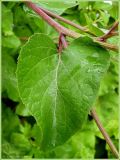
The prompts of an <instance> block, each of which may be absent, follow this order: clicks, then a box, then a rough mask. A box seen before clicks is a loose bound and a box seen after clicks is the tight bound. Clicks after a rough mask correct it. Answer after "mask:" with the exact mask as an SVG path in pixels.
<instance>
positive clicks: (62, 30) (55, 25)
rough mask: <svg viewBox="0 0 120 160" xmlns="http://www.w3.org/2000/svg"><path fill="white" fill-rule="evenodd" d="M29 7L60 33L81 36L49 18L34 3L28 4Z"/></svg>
mask: <svg viewBox="0 0 120 160" xmlns="http://www.w3.org/2000/svg"><path fill="white" fill-rule="evenodd" d="M26 4H27V6H28V7H29V8H31V9H32V10H34V11H35V12H36V13H37V14H39V15H40V16H41V17H42V18H43V19H44V20H45V21H46V22H47V23H48V24H50V25H51V26H52V27H53V28H55V29H56V30H57V31H58V32H59V33H63V34H65V35H68V36H70V37H79V36H80V35H79V34H78V33H76V32H74V31H71V30H69V29H67V28H65V27H63V26H62V25H60V24H59V23H57V22H56V21H54V20H53V19H52V18H51V17H49V16H48V15H47V14H46V13H45V12H44V11H42V9H40V8H39V7H37V6H36V5H35V4H34V3H32V2H26Z"/></svg>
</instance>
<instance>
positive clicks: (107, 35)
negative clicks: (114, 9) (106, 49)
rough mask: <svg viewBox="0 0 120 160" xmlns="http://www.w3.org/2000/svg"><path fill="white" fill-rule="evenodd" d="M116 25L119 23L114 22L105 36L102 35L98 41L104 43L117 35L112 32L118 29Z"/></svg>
mask: <svg viewBox="0 0 120 160" xmlns="http://www.w3.org/2000/svg"><path fill="white" fill-rule="evenodd" d="M118 24H119V21H116V22H115V23H114V24H113V26H112V27H111V28H110V30H109V31H108V32H107V33H106V34H104V35H103V36H101V37H98V40H101V41H106V39H108V38H110V37H112V36H116V35H118V33H117V32H114V31H115V30H116V29H117V28H118Z"/></svg>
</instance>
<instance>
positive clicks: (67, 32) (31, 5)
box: [26, 2, 118, 51]
mask: <svg viewBox="0 0 120 160" xmlns="http://www.w3.org/2000/svg"><path fill="white" fill-rule="evenodd" d="M26 4H27V6H28V7H29V8H31V9H32V10H34V11H35V12H36V13H37V14H39V15H40V16H41V17H42V18H43V19H44V20H45V21H46V22H47V23H48V24H50V25H51V26H52V27H53V28H55V29H56V30H57V31H58V32H59V33H63V34H64V35H67V36H70V37H72V38H78V37H80V36H81V35H80V34H79V33H77V32H74V31H72V30H69V29H67V28H65V27H63V26H62V25H60V24H59V23H57V22H56V21H54V20H53V19H52V18H51V17H49V16H48V15H47V14H46V13H45V12H44V11H43V10H42V9H40V8H39V7H37V6H36V5H35V4H34V3H32V2H26ZM92 38H93V40H94V41H95V42H97V43H99V44H100V45H102V46H103V47H105V48H107V49H110V50H113V51H118V47H117V46H116V45H112V44H109V43H106V42H101V40H99V39H97V38H96V37H92Z"/></svg>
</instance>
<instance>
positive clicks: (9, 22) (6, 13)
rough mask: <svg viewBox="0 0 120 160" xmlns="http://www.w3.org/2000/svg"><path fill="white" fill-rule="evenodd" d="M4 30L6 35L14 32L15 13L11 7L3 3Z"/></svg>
mask: <svg viewBox="0 0 120 160" xmlns="http://www.w3.org/2000/svg"><path fill="white" fill-rule="evenodd" d="M2 22H3V23H2V31H3V32H4V34H5V35H11V34H12V27H13V14H12V12H11V10H10V9H8V8H7V7H6V6H5V5H3V4H2Z"/></svg>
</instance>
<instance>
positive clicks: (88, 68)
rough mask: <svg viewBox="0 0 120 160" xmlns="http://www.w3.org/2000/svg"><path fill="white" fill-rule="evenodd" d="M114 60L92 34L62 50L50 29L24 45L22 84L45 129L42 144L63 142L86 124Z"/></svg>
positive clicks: (23, 94)
mask: <svg viewBox="0 0 120 160" xmlns="http://www.w3.org/2000/svg"><path fill="white" fill-rule="evenodd" d="M108 64H109V54H108V52H107V51H106V50H105V49H103V48H102V47H100V46H99V45H98V44H96V43H94V42H93V41H92V40H91V39H90V38H88V37H84V38H78V39H76V40H74V41H73V42H72V43H71V45H70V46H69V47H68V48H67V49H66V50H65V51H64V52H63V53H62V54H61V55H58V53H57V49H56V46H55V44H54V43H53V41H52V40H51V39H50V38H49V37H48V36H47V35H44V34H35V35H34V36H32V37H31V38H30V40H29V41H28V43H26V45H25V46H24V47H23V48H22V50H21V53H20V56H19V61H18V68H17V77H18V86H19V91H20V95H21V98H22V101H23V103H24V104H25V105H26V107H28V108H29V110H30V113H31V115H33V116H34V117H35V119H36V121H37V123H38V125H39V127H40V128H41V132H42V141H41V148H42V149H44V150H47V149H51V148H53V147H56V146H58V145H61V144H63V143H64V142H65V141H66V140H68V139H69V138H70V137H71V136H72V135H73V134H74V133H75V132H76V131H78V130H79V129H80V128H81V127H82V125H83V124H84V123H85V121H86V118H87V114H88V112H89V110H90V108H91V107H92V105H93V103H94V101H95V98H96V96H97V92H98V89H99V84H100V80H101V78H102V76H103V74H104V72H106V70H107V68H108Z"/></svg>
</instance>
